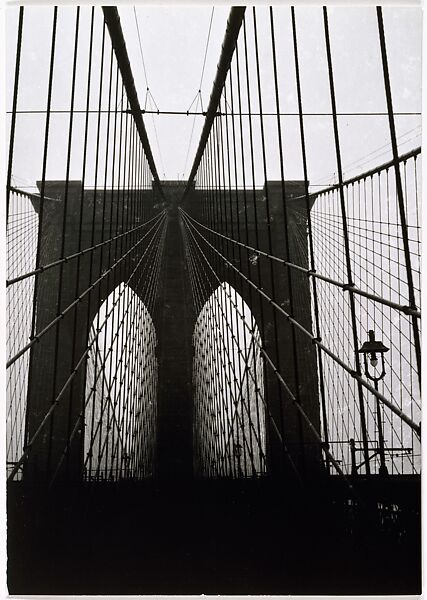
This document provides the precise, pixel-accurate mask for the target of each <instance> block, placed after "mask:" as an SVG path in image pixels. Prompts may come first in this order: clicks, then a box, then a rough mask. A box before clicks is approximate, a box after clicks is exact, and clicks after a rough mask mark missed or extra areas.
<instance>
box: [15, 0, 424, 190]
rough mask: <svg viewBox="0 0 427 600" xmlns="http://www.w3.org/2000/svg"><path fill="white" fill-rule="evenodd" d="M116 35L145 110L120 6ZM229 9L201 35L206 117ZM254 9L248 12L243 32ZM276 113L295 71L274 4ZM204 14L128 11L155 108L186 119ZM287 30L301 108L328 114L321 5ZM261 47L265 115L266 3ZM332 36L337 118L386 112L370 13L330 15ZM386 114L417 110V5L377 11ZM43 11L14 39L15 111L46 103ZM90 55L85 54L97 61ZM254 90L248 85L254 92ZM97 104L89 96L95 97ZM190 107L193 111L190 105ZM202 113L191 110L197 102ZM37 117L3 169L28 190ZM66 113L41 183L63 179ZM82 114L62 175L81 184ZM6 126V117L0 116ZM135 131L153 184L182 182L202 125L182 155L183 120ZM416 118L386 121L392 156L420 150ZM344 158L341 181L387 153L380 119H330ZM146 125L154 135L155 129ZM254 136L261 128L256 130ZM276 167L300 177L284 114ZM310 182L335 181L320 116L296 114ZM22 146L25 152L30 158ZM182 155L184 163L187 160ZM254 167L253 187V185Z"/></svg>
mask: <svg viewBox="0 0 427 600" xmlns="http://www.w3.org/2000/svg"><path fill="white" fill-rule="evenodd" d="M100 11H101V9H100V8H99V9H98V27H97V28H96V31H97V32H98V36H97V39H98V42H97V43H98V44H99V43H100V41H99V40H100V35H99V34H100V31H101V30H100V26H101V15H100ZM7 12H8V14H7V73H6V76H7V108H8V110H10V107H11V98H12V89H13V88H12V86H13V72H14V60H15V44H16V24H17V9H16V8H9V9H8V11H7ZM119 12H120V17H121V20H122V27H123V31H124V34H125V38H126V43H127V48H128V53H129V57H130V62H131V66H132V69H133V74H134V79H135V83H136V87H137V91H138V95H139V100H140V104H141V106H142V107H144V105H145V98H146V87H147V82H146V78H145V74H144V69H143V64H142V58H141V51H140V46H139V41H138V35H137V27H136V20H135V13H134V9H133V7H131V6H124V7H120V8H119ZM228 12H229V8H228V7H223V6H217V7H216V8H215V10H214V14H213V19H212V28H211V35H210V40H209V46H208V51H207V59H206V66H205V71H204V77H203V82H202V85H201V94H202V99H203V107H204V109H206V107H207V104H208V100H209V96H210V92H211V87H212V82H213V79H214V76H215V73H216V66H217V63H218V60H219V55H220V49H221V44H222V40H223V37H224V32H225V27H226V21H227V16H228ZM89 13H90V8H89V7H83V8H82V18H81V30H80V46H81V50H80V54H81V60H80V62H79V69H78V74H77V82H78V84H77V90H78V91H77V96H76V107H77V108H83V107H84V97H85V90H86V80H85V75H86V73H87V63H86V62H85V61H86V58H85V57H86V55H87V40H88V31H89V30H88V22H89ZM251 13H252V10H251V9H248V10H247V19H248V29H249V32H250V22H251V18H252V16H251ZM274 13H275V23H276V36H277V39H276V43H277V56H278V70H279V84H280V93H281V96H280V99H281V109H282V111H283V112H286V111H290V112H294V111H296V110H297V104H296V87H295V73H294V68H293V54H292V32H291V27H290V24H291V22H290V9H289V7H287V6H286V7H284V6H281V7H275V8H274ZM74 15H75V8H74V7H66V8H61V10H60V11H59V20H58V42H59V43H58V51H57V56H56V70H55V78H56V79H55V83H56V85H54V95H53V108H56V109H67V108H68V106H69V96H70V94H69V90H70V79H71V77H70V73H71V60H72V48H73V31H74V18H75V16H74ZM211 15H212V8H211V7H204V6H203V7H195V6H191V7H184V6H172V7H171V6H167V7H165V6H161V7H146V6H138V7H137V9H136V16H137V19H138V25H139V29H140V35H141V43H142V52H143V56H144V61H145V67H146V74H147V79H148V86H149V88H150V92H151V94H152V96H153V98H154V100H155V102H156V104H157V106H158V107H159V109H160V110H182V111H186V110H187V109H188V108H189V107H190V105H191V103H192V101H193V100H194V99H195V97H196V95H197V92H198V89H199V84H200V78H201V74H202V66H203V59H204V54H205V48H206V43H207V37H208V31H209V24H210V19H211ZM296 16H297V27H298V33H299V51H300V61H301V79H302V92H303V102H304V110H305V111H306V112H323V111H326V112H328V111H330V96H329V87H328V85H329V84H328V76H327V67H326V53H325V42H324V34H323V17H322V10H321V8H320V7H302V8H300V7H299V8H297V10H296ZM257 19H258V30H259V39H260V59H261V78H262V86H263V103H264V110H265V111H267V112H268V111H269V110H270V111H274V86H273V79H272V68H271V49H270V48H271V40H270V33H269V15H268V10H267V8H266V7H260V8H259V9H257ZM329 19H330V34H331V45H332V55H333V63H334V72H335V84H336V93H337V108H338V111H339V112H354V111H368V112H369V111H372V112H377V111H384V110H386V104H385V96H384V84H383V79H382V70H381V62H380V54H379V43H378V31H377V22H376V12H375V8H374V7H368V8H330V9H329ZM384 21H385V29H386V36H387V47H388V53H389V63H390V72H391V79H392V92H393V102H394V108H395V111H396V112H398V111H405V112H411V111H414V112H417V111H420V109H421V25H422V13H421V10H420V9H418V8H390V7H387V8H384ZM51 22H52V7H31V8H26V9H25V22H24V41H23V49H22V53H23V54H22V56H23V62H22V68H21V80H20V91H19V100H18V108H19V109H20V110H43V109H44V108H45V104H46V89H47V73H48V61H49V47H50V33H51ZM97 53H98V56H99V48H97V47H95V55H96V54H97ZM253 93H254V95H255V94H256V91H255V88H254V90H253ZM93 98H94V102H95V95H94V96H93ZM195 107H196V103H194V104H193V109H194V108H195ZM199 108H200V105H199ZM44 118H45V117H44V115H20V116H19V117H18V122H17V131H16V150H15V161H14V165H13V174H14V182H15V184H16V185H21V186H24V185H26V186H28V185H34V182H35V180H37V179H40V175H41V155H42V138H43V128H44ZM67 119H68V118H67V116H59V115H56V116H54V117H53V118H52V127H51V140H52V144H51V148H55V150H54V151H51V152H50V153H49V160H48V173H47V176H48V178H49V179H63V178H64V173H65V156H66V135H64V131H66V129H65V128H66V127H67V126H68V120H67ZM83 119H84V117H83V115H81V116H78V115H77V116H76V117H75V125H74V131H75V133H74V145H73V152H74V160H72V169H71V171H72V172H71V177H72V178H73V179H80V178H81V163H80V161H79V160H78V158H77V157H79V156H81V152H80V151H79V144H80V143H81V139H82V133H83ZM8 122H10V117H9V119H8ZM145 123H146V127H147V131H148V135H149V139H150V142H151V147H152V150H153V154H154V157H155V161H156V164H157V168H158V172H159V175H160V177H161V178H166V179H177V178H183V177H187V176H188V174H189V171H190V168H191V165H192V161H193V158H194V154H195V151H196V148H197V144H198V140H199V136H200V132H201V128H202V126H203V117H196V119H195V127H194V134H193V138H192V144H191V146H190V147H189V142H190V135H191V129H192V125H193V117H191V116H167V115H160V116H157V115H156V116H153V117H151V116H150V115H146V117H145ZM420 123H421V119H420V117H419V116H414V115H411V116H396V126H397V133H398V135H399V138H400V151H401V152H403V151H406V150H409V149H411V148H413V147H415V146H417V145H419V144H420V140H421V137H420V131H421V127H420ZM339 124H340V134H341V146H342V156H343V164H344V170H345V173H346V174H347V175H348V176H352V175H355V174H356V173H357V172H360V171H363V170H366V169H367V168H369V167H371V166H374V165H375V164H378V163H381V162H384V161H385V160H388V158H389V157H390V145H389V130H388V122H387V118H386V117H373V116H364V117H362V116H357V117H341V118H340V122H339ZM154 125H155V129H154ZM275 126H276V125H275V119H274V118H273V117H270V118H269V117H266V119H265V128H266V136H267V163H268V164H267V168H268V177H269V178H271V179H274V178H277V177H278V161H277V147H276V143H277V134H276V133H275V132H276V129H275ZM255 127H256V128H259V124H256V125H255ZM282 127H283V135H284V140H285V148H284V153H285V169H286V177H287V178H289V179H300V178H302V165H301V154H300V147H299V132H298V121H297V118H296V117H283V119H282ZM305 127H306V135H307V153H308V166H309V179H310V182H311V183H313V184H318V185H320V184H323V183H325V184H327V183H330V182H333V181H334V172H335V171H336V166H335V155H334V146H333V130H332V122H331V118H330V117H306V119H305ZM30 149H31V150H30ZM188 151H189V154H188V159H187V163H186V157H187V152H188ZM257 162H258V170H257V180H258V181H257V183H258V184H262V182H261V181H260V178H261V175H262V173H261V164H260V160H258V161H257Z"/></svg>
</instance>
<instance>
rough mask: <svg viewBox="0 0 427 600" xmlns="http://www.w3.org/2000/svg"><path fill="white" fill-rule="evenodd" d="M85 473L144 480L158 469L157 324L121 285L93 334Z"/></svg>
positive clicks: (95, 323)
mask: <svg viewBox="0 0 427 600" xmlns="http://www.w3.org/2000/svg"><path fill="white" fill-rule="evenodd" d="M88 343H89V346H90V351H89V356H88V361H87V366H86V389H85V434H84V475H85V478H86V479H88V480H94V479H95V480H104V479H107V480H113V481H115V480H119V479H143V478H146V477H150V476H152V474H153V470H154V450H155V442H156V413H157V409H156V405H157V384H158V365H157V358H156V346H157V337H156V332H155V327H154V323H153V320H152V318H151V316H150V314H149V312H148V310H147V308H146V306H145V304H144V303H143V302H142V300H141V299H140V298H139V297H138V296H137V294H135V292H134V291H133V290H132V289H131V288H129V287H128V286H126V285H125V284H123V283H121V284H120V285H119V286H117V287H116V288H115V290H114V291H113V292H111V294H110V295H109V296H108V298H107V299H106V300H105V301H104V302H103V304H102V305H101V307H100V309H99V311H98V313H97V315H96V316H95V318H94V320H93V323H92V327H91V329H90V332H89V341H88Z"/></svg>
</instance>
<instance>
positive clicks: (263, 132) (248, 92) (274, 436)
mask: <svg viewBox="0 0 427 600" xmlns="http://www.w3.org/2000/svg"><path fill="white" fill-rule="evenodd" d="M278 10H279V9H276V8H270V9H262V8H253V9H251V10H249V9H246V10H245V9H244V8H233V9H232V10H231V13H230V17H229V22H228V24H227V31H226V35H225V39H224V43H223V50H222V55H221V58H220V61H219V64H218V71H217V77H216V79H215V82H214V86H213V91H212V95H211V101H210V105H209V108H208V110H207V115H206V120H205V125H204V128H203V131H202V134H201V138H200V142H199V147H198V150H197V153H196V157H195V161H194V164H193V168H192V170H191V174H190V178H189V182H188V186H187V190H186V192H187V193H186V196H185V197H184V201H183V208H182V211H181V214H182V219H183V225H184V232H185V234H184V240H185V243H186V246H187V257H188V261H189V270H190V273H191V277H192V286H193V293H194V301H195V305H196V308H197V310H198V311H202V309H203V314H205V313H206V307H207V306H208V304H207V301H208V299H209V298H213V296H212V294H213V293H214V292H215V289H223V290H224V291H225V290H228V299H227V300H225V301H224V300H223V299H222V300H221V297H222V294H218V293H216V298H217V300H216V308H214V309H212V310H211V313H212V316H211V317H210V319H208V322H207V323H205V328H208V329H209V328H211V329H213V330H216V329H218V328H219V329H220V330H221V331H222V332H223V335H224V337H225V338H227V336H228V337H230V338H233V336H235V337H237V338H238V339H240V340H241V341H240V342H236V346H237V348H245V347H246V341H245V340H244V339H243V338H244V337H245V336H247V337H248V338H252V344H253V345H255V346H257V347H258V351H259V352H260V354H261V355H262V360H263V364H264V369H265V377H264V378H263V381H264V383H263V384H262V385H260V384H259V380H260V377H259V376H258V385H257V382H256V379H257V378H256V376H255V372H254V367H253V365H252V363H249V362H248V361H247V364H246V369H247V371H249V373H252V377H251V379H252V386H253V391H252V393H251V397H250V398H249V397H248V395H247V397H246V398H245V399H243V400H240V402H241V404H242V409H241V410H242V411H244V410H246V412H247V411H248V408H246V409H245V406H243V405H244V403H245V402H246V404H247V405H248V407H250V406H253V407H255V409H254V410H255V412H257V413H258V414H262V415H264V419H265V427H266V437H267V449H266V452H267V471H269V472H270V473H272V474H273V473H274V472H282V470H283V469H287V468H291V469H292V470H293V471H296V472H297V473H298V476H300V475H301V474H304V473H305V474H307V473H309V472H310V471H311V469H314V470H316V464H317V465H319V463H320V456H321V455H322V456H323V462H324V467H325V468H326V470H327V471H328V472H338V473H340V474H341V475H344V476H345V475H347V474H353V475H357V474H367V475H369V474H370V473H380V474H382V475H386V474H387V473H389V474H412V473H418V472H419V469H420V339H419V319H420V311H419V304H420V296H419V294H420V263H419V260H420V220H419V200H420V168H419V154H420V149H419V148H418V149H415V150H414V151H412V152H409V153H406V154H402V155H399V152H398V144H397V137H396V128H395V119H396V114H395V113H394V111H393V105H392V95H391V83H390V76H389V69H388V56H387V48H386V43H385V33H384V23H383V14H382V9H381V8H378V9H377V11H376V14H375V11H373V12H372V17H373V19H374V23H375V27H376V29H377V33H378V37H377V41H376V43H377V45H378V55H379V64H380V65H381V71H380V72H379V73H378V76H379V77H382V78H383V82H384V87H383V90H384V97H385V100H386V105H387V111H386V112H385V113H381V115H380V116H381V118H383V119H386V120H388V125H389V140H390V144H389V145H390V146H391V156H392V158H391V160H390V161H389V162H387V163H385V164H383V165H380V166H379V167H375V168H373V169H371V170H370V171H368V172H365V173H363V174H361V175H359V176H356V177H354V178H352V179H351V180H345V179H344V176H343V168H342V154H341V147H340V141H341V140H342V138H343V137H344V135H343V131H342V129H341V128H340V126H339V125H340V121H339V117H340V116H341V115H340V113H338V112H337V105H336V93H335V81H334V55H333V52H332V51H331V34H330V30H329V14H328V10H327V9H326V8H325V9H323V11H320V15H321V20H322V34H321V35H322V37H323V40H321V41H322V43H323V45H324V48H325V58H324V62H325V71H324V72H325V78H326V84H327V88H328V90H329V100H330V107H331V108H330V112H328V113H321V114H319V116H321V117H325V116H328V117H329V123H330V137H331V139H332V140H333V153H332V155H333V157H334V159H335V162H336V177H337V181H338V182H337V183H336V184H334V185H332V186H329V187H328V188H326V189H324V190H321V191H319V192H316V193H312V192H311V189H310V184H309V170H308V160H307V156H308V151H309V148H308V145H307V144H308V142H307V129H308V126H307V121H306V119H307V115H306V113H305V112H304V110H303V106H304V96H303V93H302V85H301V72H300V66H301V51H300V41H299V30H298V25H297V16H298V15H297V11H296V10H295V9H293V8H290V9H289V10H290V14H289V15H288V19H289V23H288V24H287V25H286V27H285V28H284V29H282V28H280V29H279V28H278V26H277V25H276V12H277V11H278ZM319 10H320V9H319ZM280 18H281V19H283V17H282V15H281V17H280ZM281 23H282V20H281ZM261 24H262V27H263V29H262V34H263V35H262V38H261V34H260V33H259V32H260V30H261V29H260V28H261ZM283 31H284V32H285V33H282V32H283ZM286 33H288V35H289V39H288V40H285V41H284V39H283V37H284V36H285V35H286ZM285 42H286V43H288V44H290V47H291V48H292V53H293V57H292V58H293V65H292V69H290V74H289V72H287V75H289V77H292V78H293V84H292V85H294V86H295V90H296V104H297V111H296V112H295V113H294V114H293V115H290V114H288V113H283V112H282V109H281V103H282V102H283V98H284V96H283V94H284V93H285V91H284V90H286V89H289V86H290V85H291V84H290V83H289V82H290V79H289V78H288V79H284V76H283V71H284V70H286V69H285V67H284V66H283V56H281V57H279V54H278V50H277V49H278V48H279V47H280V48H281V50H282V51H283V48H284V44H285ZM261 52H262V55H261ZM282 54H283V52H282ZM286 56H288V58H289V54H287V55H286ZM266 57H267V58H266ZM280 60H281V61H282V63H280ZM319 60H320V59H319ZM279 67H281V69H282V74H281V75H280V74H279V73H278V72H279ZM286 68H287V67H286ZM284 81H285V83H286V85H287V86H288V87H286V88H285V87H284V86H285V84H284V83H283V82H284ZM266 107H267V108H266ZM288 116H294V117H296V119H297V123H298V126H297V127H296V128H294V129H292V128H291V127H290V126H289V127H288V128H286V126H285V124H286V123H287V121H286V120H285V119H284V117H288ZM309 116H310V117H313V116H314V115H313V114H310V115H309ZM359 116H360V115H359ZM368 116H369V115H368ZM286 135H288V138H289V139H290V140H292V142H291V143H292V145H293V148H294V150H293V152H292V154H291V153H289V150H288V154H287V160H288V162H290V163H291V165H295V162H296V160H297V159H298V160H299V171H300V172H301V174H302V178H301V179H300V180H297V181H296V180H288V179H287V178H286V168H287V163H286V158H285V151H284V140H285V139H286ZM288 143H289V142H288ZM296 157H297V158H296ZM194 180H195V182H196V189H195V191H192V188H191V184H193V182H194ZM224 284H227V285H224ZM221 286H222V287H221ZM241 298H243V300H244V301H245V303H246V304H247V305H248V306H249V309H250V310H251V312H252V314H253V316H254V318H255V322H256V325H257V326H258V327H259V330H260V338H259V339H258V337H257V336H254V334H253V331H254V330H253V327H251V326H250V325H248V323H247V322H246V319H245V317H244V314H243V312H244V311H243V309H242V308H241V306H242V304H241ZM209 302H212V300H209ZM227 303H230V304H231V305H233V306H234V308H235V310H237V311H239V310H240V313H241V320H242V323H243V325H242V324H241V325H240V327H237V326H236V324H235V323H233V320H232V319H230V318H227V315H224V314H223V313H224V312H226V311H225V306H226V305H227ZM239 307H240V309H239ZM200 314H201V315H202V312H200ZM218 315H219V323H218ZM369 332H373V333H372V334H371V338H370V337H369V335H370V334H369ZM214 336H215V334H214ZM372 340H374V341H375V344H376V345H375V346H374V347H373V349H372V347H371V346H368V347H367V346H364V343H365V342H369V341H372ZM378 342H380V344H379V345H378ZM197 344H198V342H197V340H196V342H195V347H196V348H197V347H198V346H197ZM365 348H368V350H369V348H371V350H370V351H368V352H367V353H364V352H363V351H362V352H360V351H361V350H364V349H365ZM218 352H219V351H218ZM236 352H238V353H240V354H241V355H242V353H243V351H242V350H240V352H239V350H236ZM211 353H212V352H211ZM365 357H366V363H365V360H364V358H365ZM383 359H384V362H383ZM203 362H205V363H206V364H205V372H207V373H210V379H211V381H210V385H209V386H206V383H203V381H202V379H201V375H200V372H202V371H201V370H202V368H203V365H201V364H200V363H203ZM222 363H223V358H222V356H221V353H220V354H218V356H208V355H207V354H206V353H205V355H203V357H202V358H201V359H200V358H199V357H198V358H197V360H196V362H195V365H197V372H195V378H196V381H195V385H196V387H197V386H199V387H200V386H202V387H203V388H204V389H205V395H207V397H208V398H211V397H212V396H213V397H214V398H216V399H215V401H214V400H213V399H212V400H209V399H206V398H205V399H204V400H203V399H200V403H201V404H200V406H199V405H197V406H196V409H195V410H196V414H197V416H198V419H199V420H203V419H204V420H205V422H204V423H201V424H199V427H204V428H206V427H208V428H209V427H210V429H211V432H212V434H211V438H210V440H211V441H210V447H209V449H208V450H206V449H205V448H204V449H203V451H202V453H201V454H202V462H204V464H202V465H201V466H200V474H202V475H203V474H205V475H209V476H227V475H229V469H226V468H224V466H222V467H221V468H219V467H218V457H220V462H221V464H222V465H224V464H225V463H226V462H227V461H228V462H230V457H229V455H230V454H231V455H232V458H231V463H232V464H237V463H238V462H241V456H242V454H243V451H244V448H245V446H246V450H245V464H246V465H247V470H246V472H244V473H240V475H244V476H256V475H257V472H256V470H254V469H253V467H252V468H251V464H253V462H254V460H253V457H254V454H256V452H259V448H258V450H257V442H256V437H255V438H254V436H252V438H251V439H250V436H249V430H250V428H249V429H248V428H247V427H245V426H244V425H243V424H242V426H241V428H240V439H238V438H239V436H238V435H237V434H236V433H234V431H233V432H232V435H233V444H231V445H230V444H228V445H226V444H225V442H224V440H225V439H228V436H229V435H230V431H228V430H230V427H231V428H232V423H234V422H235V419H233V418H230V416H229V413H230V394H231V396H232V392H231V391H230V383H229V380H230V378H231V379H232V376H233V372H232V369H231V371H230V374H229V377H226V378H225V381H224V380H222V381H221V377H222V375H221V373H219V372H215V370H212V368H211V367H209V364H222ZM234 376H235V377H236V374H234ZM237 379H239V376H238V375H237ZM242 381H243V380H242ZM215 402H216V404H217V406H216V405H215V406H214V404H215ZM203 403H204V404H203ZM213 410H214V411H217V412H219V414H221V415H222V416H220V417H218V418H217V422H216V424H213V423H212V422H211V416H210V414H211V412H212V411H213ZM233 410H235V411H238V410H239V409H238V408H235V409H232V410H231V413H232V412H233ZM254 426H255V421H254ZM196 428H197V426H196ZM221 432H222V433H221ZM227 432H228V433H227ZM221 436H222V438H224V439H223V440H221ZM234 438H235V439H234ZM254 439H255V442H254ZM258 439H259V438H258ZM195 440H196V446H197V444H199V445H200V444H202V445H203V442H200V441H197V440H198V438H197V436H196V437H195ZM242 440H243V441H242ZM258 446H259V443H258ZM230 448H231V450H230ZM232 448H235V451H234V454H233V450H232ZM197 452H199V454H200V448H199V449H198V448H197V447H196V453H197ZM236 453H237V454H236ZM221 469H222V470H221ZM234 476H238V475H236V473H234Z"/></svg>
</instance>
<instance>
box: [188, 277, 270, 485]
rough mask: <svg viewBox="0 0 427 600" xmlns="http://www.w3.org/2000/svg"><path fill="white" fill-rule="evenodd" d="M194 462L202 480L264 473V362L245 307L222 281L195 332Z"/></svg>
mask: <svg viewBox="0 0 427 600" xmlns="http://www.w3.org/2000/svg"><path fill="white" fill-rule="evenodd" d="M193 346H194V361H193V387H194V461H195V465H194V466H195V472H196V474H197V475H198V476H201V477H230V478H243V477H261V476H263V475H265V474H266V471H267V462H266V426H265V404H264V363H263V358H262V354H261V336H260V332H259V329H258V326H257V324H256V322H255V319H254V317H253V315H252V313H251V310H250V308H249V306H248V305H247V304H246V303H245V302H244V301H243V299H242V297H241V296H240V295H239V294H238V293H237V292H236V290H235V289H234V288H233V287H232V286H230V285H229V284H228V283H222V284H221V285H220V286H219V287H218V288H217V289H216V290H215V291H214V292H213V293H212V295H211V296H210V298H209V299H208V300H207V302H206V303H205V305H204V306H203V308H202V310H201V312H200V314H199V317H198V319H197V322H196V326H195V329H194V334H193Z"/></svg>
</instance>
